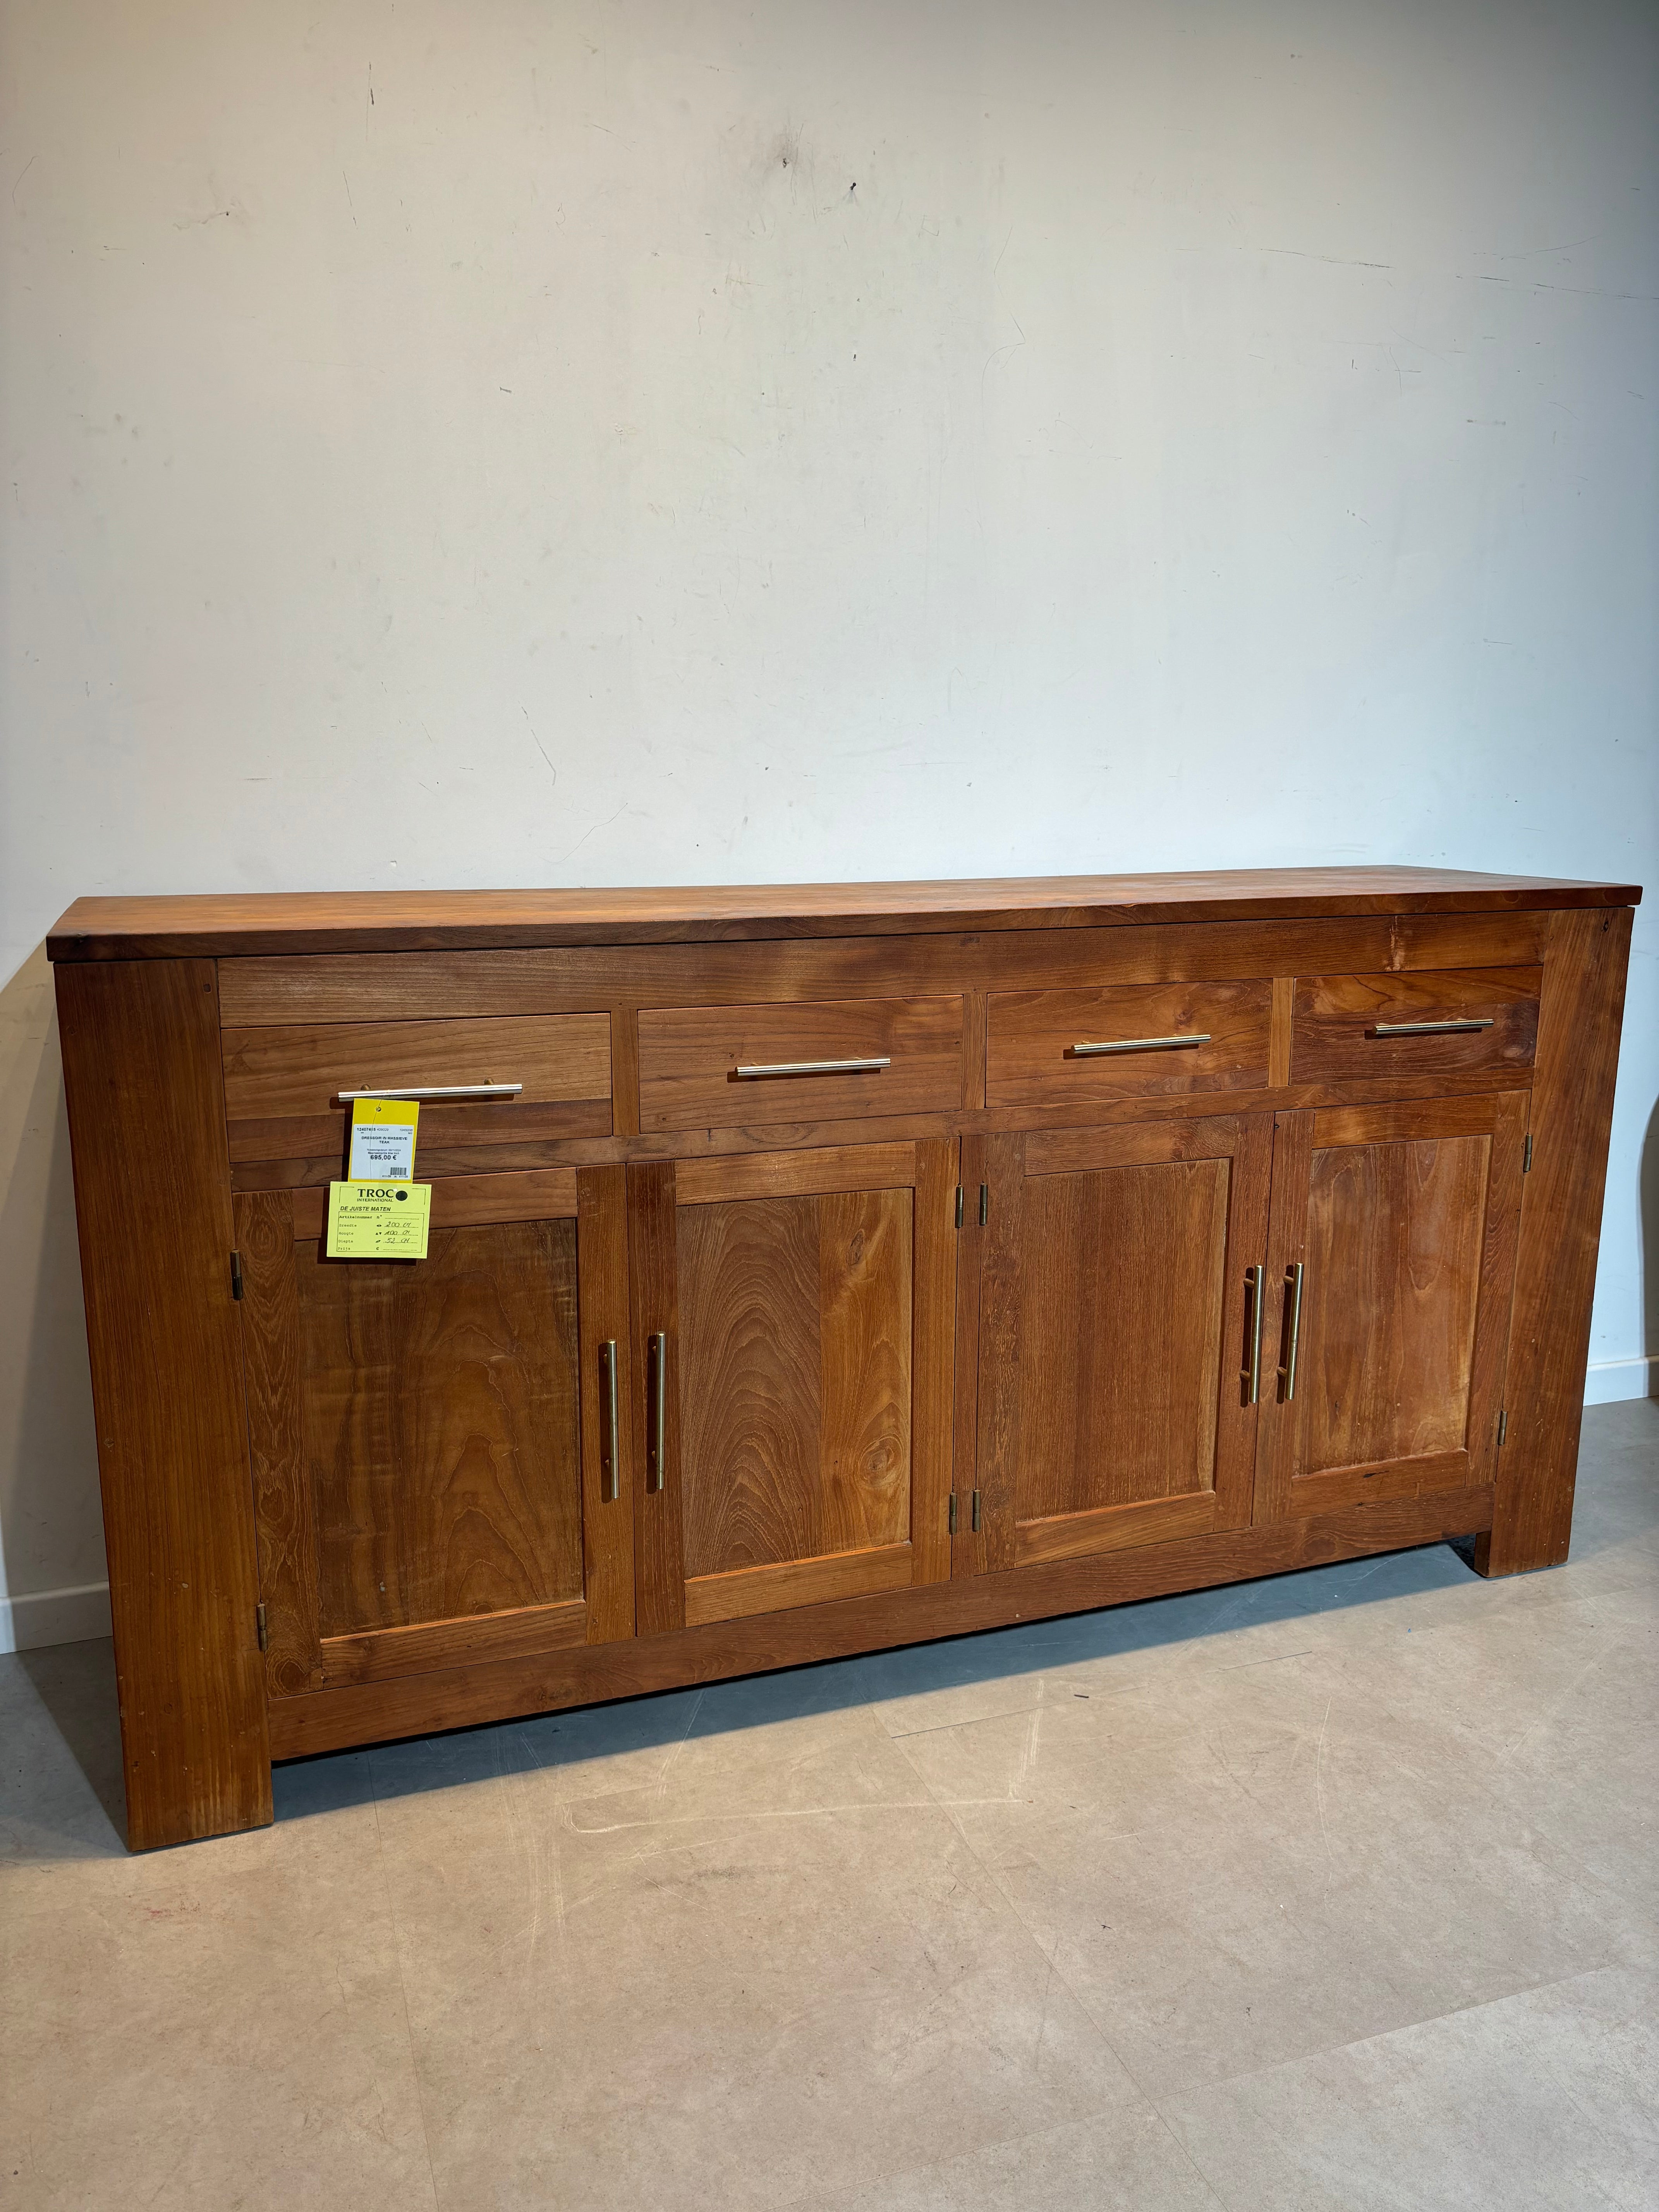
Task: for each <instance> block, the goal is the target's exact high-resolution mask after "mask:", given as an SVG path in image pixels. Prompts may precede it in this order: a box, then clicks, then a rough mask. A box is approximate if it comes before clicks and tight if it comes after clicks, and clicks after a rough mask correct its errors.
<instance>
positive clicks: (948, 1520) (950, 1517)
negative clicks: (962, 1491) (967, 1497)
mask: <svg viewBox="0 0 1659 2212" xmlns="http://www.w3.org/2000/svg"><path fill="white" fill-rule="evenodd" d="M945 1533H946V1534H947V1535H951V1536H954V1535H955V1534H956V1533H957V1493H956V1492H955V1491H954V1490H953V1491H952V1492H951V1506H950V1510H949V1512H948V1513H947V1514H946V1515H945Z"/></svg>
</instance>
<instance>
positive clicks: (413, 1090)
mask: <svg viewBox="0 0 1659 2212" xmlns="http://www.w3.org/2000/svg"><path fill="white" fill-rule="evenodd" d="M523 1089H524V1085H523V1084H522V1083H393V1084H382V1085H381V1086H380V1089H379V1090H377V1091H336V1092H335V1094H334V1096H335V1097H337V1099H338V1100H339V1102H340V1103H341V1105H343V1106H349V1105H350V1103H351V1102H352V1100H353V1099H354V1098H411V1099H412V1098H516V1097H518V1095H519V1093H520V1091H522V1090H523Z"/></svg>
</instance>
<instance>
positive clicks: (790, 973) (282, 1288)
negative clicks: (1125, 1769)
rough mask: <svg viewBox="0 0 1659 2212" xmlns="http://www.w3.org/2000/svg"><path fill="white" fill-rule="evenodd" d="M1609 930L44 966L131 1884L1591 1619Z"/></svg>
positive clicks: (1216, 879) (738, 934) (1568, 914)
mask: <svg viewBox="0 0 1659 2212" xmlns="http://www.w3.org/2000/svg"><path fill="white" fill-rule="evenodd" d="M1640 896H1641V894H1640V891H1639V890H1638V889H1637V888H1636V887H1634V886H1632V885H1630V884H1578V883H1552V882H1545V881H1537V882H1534V881H1528V880H1525V879H1521V878H1510V877H1502V876H1491V875H1468V874H1462V873H1457V872H1449V871H1441V870H1419V869H1409V868H1350V869H1309V870H1291V871H1285V872H1272V873H1269V872H1249V873H1237V874H1220V875H1201V876H1200V875H1185V876H1182V875H1169V876H1145V877H1075V878H1050V879H1042V880H1022V881H1016V882H1006V883H999V882H963V883H946V884H844V885H839V886H818V887H816V888H811V889H799V890H776V889H768V890H730V889H727V890H672V891H646V892H640V891H549V892H535V893H532V892H526V893H516V892H515V893H493V892H468V893H453V894H437V893H435V894H429V895H408V896H404V895H399V894H388V895H381V894H368V893H365V894H353V895H343V896H315V897H313V896H240V897H220V898H212V897H209V898H100V899H83V900H82V901H80V902H77V903H76V905H75V906H74V907H72V908H70V911H69V913H68V914H67V915H64V919H63V921H61V922H60V923H59V925H58V928H57V930H56V931H55V933H53V935H52V939H51V940H50V944H49V950H50V952H51V955H52V959H53V960H54V961H55V962H56V963H58V964H57V984H58V1010H59V1016H60V1021H61V1027H62V1036H63V1050H64V1074H65V1079H66V1083H67V1089H68V1097H69V1115H70V1134H71V1139H72V1144H73V1151H74V1162H75V1190H76V1208H77V1212H78V1215H79V1220H80V1235H81V1255H82V1273H83V1276H84V1281H85V1292H86V1310H87V1328H88V1339H89V1341H90V1346H91V1354H92V1382H93V1395H94V1407H95V1411H96V1418H97V1433H98V1452H99V1467H100V1478H101V1481H102V1487H103V1501H104V1524H105V1530H106V1537H107V1541H108V1549H109V1569H110V1594H111V1604H112V1612H113V1616H114V1629H115V1654H116V1665H117V1672H118V1680H119V1686H120V1705H121V1729H122V1741H123V1747H124V1757H125V1780H126V1795H127V1817H128V1841H129V1844H131V1847H132V1848H133V1849H134V1850H142V1849H145V1848H148V1847H150V1846H153V1845H155V1844H172V1843H178V1842H180V1841H182V1840H184V1839H185V1838H191V1837H198V1836H210V1835H215V1834H220V1833H222V1832H226V1831H228V1830H233V1829H238V1828H244V1827H248V1826H254V1825H257V1824H258V1823H261V1822H264V1821H268V1820H270V1817H271V1791H270V1769H271V1762H272V1760H273V1759H293V1758H296V1757H299V1756H301V1755H303V1754H306V1753H314V1752H322V1751H329V1750H333V1749H336V1748H337V1747H342V1746H344V1745H349V1744H356V1743H363V1742H370V1741H377V1740H380V1739H384V1738H387V1737H395V1736H400V1735H414V1734H419V1733H424V1732H426V1731H428V1730H430V1729H445V1728H454V1727H459V1726H463V1725H465V1724H468V1723H476V1722H481V1721H493V1720H499V1719H501V1718H504V1717H508V1716H511V1715H516V1714H524V1713H531V1712H540V1711H547V1710H550V1709H552V1708H556V1707H560V1706H568V1705H582V1704H586V1703H589V1702H592V1701H594V1700H598V1699H611V1698H621V1697H627V1696H629V1695H632V1694H635V1693H637V1692H643V1691H651V1690H657V1689H661V1688H665V1687H667V1686H671V1685H674V1684H681V1683H687V1682H696V1681H706V1680H713V1679H714V1678H716V1677H719V1676H723V1675H732V1674H744V1673H749V1672H752V1671H755V1670H757V1669H762V1668H774V1667H783V1666H788V1665H792V1664H794V1663H797V1662H803V1661H809V1660H816V1659H822V1658H825V1657H828V1656H832V1655H835V1654H840V1653H846V1652H853V1651H863V1650H873V1649H877V1648H879V1647H882V1646H885V1645H892V1644H903V1643H908V1642H913V1641H916V1640H918V1639H921V1638H930V1637H941V1636H950V1635H955V1634H957V1633H960V1632H964V1631H968V1630H973V1629H980V1628H986V1627H990V1626H994V1625H997V1624H999V1623H1004V1622H1008V1621H1013V1620H1030V1619H1032V1618H1036V1617H1040V1616H1042V1615H1046V1614H1054V1613H1069V1612H1078V1611H1081V1610H1084V1609H1086V1608H1088V1607H1095V1606H1103V1605H1110V1604H1115V1603H1118V1602H1121V1601H1124V1600H1127V1599H1134V1598H1144V1597H1147V1596H1151V1595H1155V1594H1157V1593H1159V1592H1164V1591H1170V1590H1179V1589H1198V1588H1201V1587H1204V1586H1206V1585H1208V1584H1212V1583H1226V1582H1232V1581H1236V1580H1240V1579H1243V1578H1244V1577H1249V1576H1255V1575H1268V1574H1276V1573H1279V1572H1282V1571H1285V1570H1286V1569H1290V1568H1295V1567H1299V1566H1304V1565H1309V1564H1310V1563H1313V1562H1316V1561H1322V1560H1331V1559H1348V1558H1353V1557H1356V1556H1358V1555H1360V1554H1364V1553H1377V1552H1386V1551H1390V1550H1395V1549H1397V1548H1399V1547H1403V1546H1407V1545H1412V1544H1425V1543H1431V1542H1435V1541H1439V1540H1442V1539H1444V1538H1447V1537H1468V1536H1473V1537H1474V1539H1475V1540H1476V1542H1475V1550H1474V1559H1475V1563H1476V1565H1478V1566H1479V1567H1480V1569H1481V1571H1483V1572H1486V1573H1488V1574H1511V1573H1515V1572H1516V1571H1521V1570H1522V1569H1526V1568H1532V1567H1543V1566H1548V1565H1553V1564H1555V1563H1556V1562H1558V1561H1559V1560H1561V1559H1565V1556H1566V1553H1567V1544H1568V1537H1569V1534H1570V1529H1571V1516H1572V1492H1573V1477H1574V1468H1575V1463H1576V1459H1577V1442H1578V1427H1579V1414H1580V1408H1581V1405H1582V1401H1583V1380H1584V1368H1585V1360H1586V1356H1587V1351H1588V1344H1589V1313H1590V1297H1591V1291H1592V1288H1593V1285H1594V1279H1595V1252H1596V1240H1597V1235H1598V1231H1599V1226H1600V1219H1601V1195H1602V1183H1603V1179H1604V1175H1605V1169H1606V1153H1607V1127H1608V1120H1609V1116H1610V1114H1611V1110H1612V1103H1613V1075H1614V1068H1615V1063H1616V1060H1617V1055H1618V1046H1619V1024H1620V1012H1621V1008H1622V1001H1623V994H1624V982H1625V969H1626V954H1627V950H1628V946H1629V941H1630V928H1631V919H1632V914H1631V909H1632V906H1633V904H1634V903H1635V902H1636V901H1637V900H1638V898H1639V897H1640ZM374 1089H379V1090H385V1091H395V1092H397V1093H398V1094H399V1095H404V1096H412V1097H418V1098H421V1099H422V1100H423V1102H424V1103H422V1112H421V1124H420V1141H419V1146H418V1151H417V1154H416V1176H417V1177H418V1178H419V1179H420V1180H422V1181H423V1182H430V1184H431V1185H432V1217H431V1218H432V1231H431V1242H430V1248H429V1251H428V1257H427V1258H426V1259H425V1260H423V1261H385V1262H379V1261H330V1260H329V1259H327V1258H326V1256H325V1239H324V1236H323V1217H324V1206H325V1196H326V1189H327V1185H328V1183H329V1182H331V1180H333V1179H337V1178H338V1177H340V1176H342V1175H343V1158H344V1149H345V1119H346V1111H347V1109H345V1107H343V1105H342V1103H340V1095H341V1093H342V1091H353V1090H374ZM468 1093H472V1094H474V1095H472V1096H468V1095H467V1094H468Z"/></svg>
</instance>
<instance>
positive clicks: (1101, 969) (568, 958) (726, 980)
mask: <svg viewBox="0 0 1659 2212" xmlns="http://www.w3.org/2000/svg"><path fill="white" fill-rule="evenodd" d="M1549 921H1550V917H1549V915H1548V914H1547V913H1515V914H1485V915H1467V914H1443V915H1402V914H1395V915H1387V916H1380V915H1379V916H1376V917H1374V918H1366V919H1356V918H1344V919H1341V920H1337V921H1325V920H1304V921H1272V920H1261V921H1249V922H1203V921H1182V922H1179V923H1176V924H1173V925H1163V926H1155V927H1144V926H1139V927H1112V928H1090V927H1080V928H1064V929H1058V928H1045V929H1042V930H1035V931H1033V930H1025V929H1013V930H996V931H992V932H988V933H984V934H976V935H972V936H964V935H962V934H959V933H953V932H946V933H924V934H921V935H914V936H892V935H884V936H878V937H852V938H837V937H836V936H833V935H832V936H829V937H826V938H819V939H790V938H782V939H773V940H771V941H770V942H757V943H747V944H740V945H718V944H714V945H629V946H617V947H614V948H607V947H603V946H596V945H589V946H586V947H580V946H578V947H574V948H571V949H562V948H561V949H555V948H551V947H543V948H538V949H533V950H532V949H526V950H521V951H465V952H417V951H406V952H384V953H376V952H338V951H337V952H332V953H329V954H326V955H322V956H315V955H310V956H308V955H305V954H293V953H290V954H289V955H288V956H284V957H273V958H255V959H227V960H225V961H224V962H223V963H222V966H221V970H220V993H221V998H222V1007H223V1016H224V1019H225V1020H226V1022H227V1023H228V1024H230V1025H231V1026H232V1027H234V1028H246V1027H251V1026H253V1025H256V1024H262V1023H273V1024H283V1023H295V1022H300V1021H305V1022H308V1023H309V1022H324V1021H328V1022H334V1021H375V1020H381V1021H384V1020H386V1019H389V1018H410V1019H414V1018H428V1019H437V1018H443V1017H447V1016H460V1017H462V1018H469V1017H480V1016H493V1017H496V1018H505V1017H507V1016H511V1015H527V1014H543V1013H560V1012H580V1011H591V1012H603V1011H605V1009H607V1008H609V1007H611V1006H614V1005H616V1004H617V1003H619V1002H623V1003H626V1004H628V1005H629V1006H635V1005H639V1004H643V1005H646V1006H676V1005H683V1006H714V1005H733V1004H737V1005H742V1004H747V1003H750V1002H751V1001H753V1000H756V999H757V998H763V999H837V998H856V997H861V996H864V995H866V994H868V995H873V996H877V997H891V996H893V995H894V994H896V993H901V994H912V993H918V992H921V993H932V992H939V991H945V992H949V993H951V994H957V993H960V992H963V991H964V990H968V989H971V988H975V987H977V988H980V989H985V988H992V987H995V988H1000V989H1003V990H1019V989H1029V990H1053V989H1066V988H1083V989H1088V988H1091V987H1093V986H1094V985H1096V984H1098V983H1107V982H1111V983H1159V982H1170V983H1178V982H1182V981H1194V980H1204V979H1208V980H1219V981H1226V980H1227V979H1229V978H1232V977H1238V976H1249V975H1261V976H1270V977H1271V976H1288V975H1297V974H1300V975H1343V974H1357V975H1375V974H1383V973H1395V972H1401V971H1409V970H1412V969H1419V968H1501V967H1514V966H1521V967H1528V966H1531V967H1535V966H1537V965H1538V963H1540V961H1541V960H1542V958H1543V957H1544V944H1545V939H1546V937H1547V932H1548V928H1549ZM616 1049H617V1052H618V1054H620V1053H621V1051H622V1049H623V1048H622V1045H621V1043H620V1042H617V1045H616ZM617 1079H618V1081H620V1074H618V1078H617Z"/></svg>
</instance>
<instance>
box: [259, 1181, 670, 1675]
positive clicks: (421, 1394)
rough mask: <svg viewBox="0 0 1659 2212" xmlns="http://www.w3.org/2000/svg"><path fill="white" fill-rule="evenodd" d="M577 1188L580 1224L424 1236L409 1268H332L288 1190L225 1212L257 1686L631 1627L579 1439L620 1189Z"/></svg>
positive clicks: (605, 1302) (626, 1544)
mask: <svg viewBox="0 0 1659 2212" xmlns="http://www.w3.org/2000/svg"><path fill="white" fill-rule="evenodd" d="M577 1180H578V1183H579V1184H580V1183H581V1182H588V1183H591V1184H592V1186H593V1188H592V1189H591V1190H589V1191H588V1192H586V1193H585V1194H584V1195H585V1196H586V1198H587V1200H589V1204H588V1206H586V1208H585V1209H583V1211H584V1212H585V1214H586V1215H587V1216H589V1217H591V1218H582V1219H580V1220H579V1218H572V1215H571V1214H569V1213H567V1214H564V1215H558V1216H554V1217H551V1218H545V1219H541V1220H521V1219H516V1218H511V1219H507V1220H505V1221H495V1222H473V1223H471V1224H470V1225H465V1226H459V1227H454V1228H447V1229H439V1228H435V1229H434V1231H433V1232H432V1236H431V1241H430V1247H429V1250H428V1257H427V1258H426V1259H425V1260H423V1261H416V1262H413V1263H408V1262H404V1263H392V1262H376V1261H331V1260H329V1259H328V1258H327V1257H326V1256H325V1253H324V1250H323V1247H322V1245H321V1243H320V1242H319V1240H318V1239H316V1238H314V1237H305V1236H303V1235H301V1236H298V1237H296V1235H295V1201H294V1200H293V1197H292V1196H291V1195H290V1194H288V1193H286V1192H262V1193H258V1194H249V1195H246V1196H244V1197H242V1198H240V1199H239V1200H237V1202H236V1225H237V1235H238V1238H239V1244H240V1249H242V1250H243V1253H244V1289H245V1296H244V1299H243V1307H242V1312H243V1338H244V1347H245V1355H246V1369H247V1376H248V1391H247V1403H248V1425H249V1437H250V1443H251V1446H252V1464H253V1474H254V1489H255V1503H256V1511H257V1519H258V1530H259V1548H260V1567H261V1583H260V1587H261V1594H262V1597H263V1600H264V1605H265V1610H266V1620H267V1645H268V1648H267V1654H266V1657H267V1681H268V1684H269V1686H270V1692H271V1694H272V1695H276V1696H289V1695H294V1694H295V1693H297V1692H302V1691H305V1690H308V1689H313V1688H319V1687H323V1686H328V1685H331V1684H334V1683H338V1682H345V1681H361V1680H372V1679H377V1678H383V1677H385V1676H386V1675H387V1674H397V1673H404V1672H408V1671H411V1670H413V1669H416V1668H422V1667H429V1666H435V1665H440V1664H444V1663H448V1662H452V1661H454V1660H457V1659H461V1658H465V1657H467V1656H480V1657H482V1656H500V1655H504V1654H506V1653H507V1652H520V1653H523V1652H530V1651H534V1650H543V1649H547V1650H552V1649H557V1648H559V1647H560V1646H562V1645H563V1644H569V1643H572V1642H581V1641H584V1640H588V1641H591V1640H594V1639H595V1638H596V1637H603V1636H607V1635H615V1634H618V1633H621V1634H627V1633H629V1632H631V1629H632V1625H633V1620H632V1588H631V1584H632V1558H631V1553H632V1539H631V1534H630V1533H629V1530H628V1529H627V1528H624V1527H623V1526H621V1525H620V1523H621V1522H626V1521H627V1520H628V1518H629V1510H630V1509H629V1501H628V1499H627V1498H626V1497H625V1496H621V1495H619V1497H618V1498H617V1500H616V1501H615V1502H614V1503H613V1502H611V1501H610V1500H608V1499H604V1498H601V1495H600V1487H599V1475H598V1465H597V1459H598V1455H597V1438H596V1437H595V1435H594V1429H595V1425H596V1422H597V1419H598V1418H599V1409H598V1395H597V1358H598V1351H599V1341H600V1340H601V1338H602V1337H605V1336H613V1335H618V1334H620V1335H622V1336H624V1337H625V1334H626V1330H625V1327H624V1326H623V1324H622V1322H619V1320H618V1318H617V1314H616V1311H615V1308H616V1304H617V1296H618V1292H619V1293H620V1297H621V1299H622V1301H623V1306H624V1310H625V1300H626V1254H625V1244H624V1237H623V1218H622V1203H623V1177H622V1173H621V1170H616V1169H609V1170H582V1171H581V1174H580V1177H579V1178H578V1179H577ZM570 1198H571V1200H572V1201H575V1200H577V1190H576V1189H575V1188H573V1189H572V1191H571V1193H570ZM607 1199H609V1200H610V1201H611V1216H612V1218H610V1219H608V1220H607V1219H606V1218H605V1200H607ZM596 1209H597V1211H596ZM435 1210H436V1209H435ZM573 1211H574V1207H573ZM301 1226H303V1225H301ZM607 1245H614V1246H616V1247H617V1253H616V1254H614V1255H612V1258H613V1260H614V1261H616V1263H617V1264H616V1265H614V1266H613V1267H612V1269H611V1273H612V1274H613V1275H614V1277H615V1281H614V1284H612V1285H609V1286H608V1285H607V1284H606V1280H605V1273H606V1271H605V1267H604V1265H603V1264H602V1263H603V1262H604V1261H605V1257H606V1247H607ZM607 1308H609V1309H610V1310H609V1311H607ZM589 1365H593V1366H594V1367H595V1369H596V1374H595V1376H594V1377H592V1378H589V1377H587V1376H586V1373H585V1370H586V1368H587V1367H588V1366H589ZM585 1397H586V1398H587V1399H588V1400H589V1401H591V1402H589V1403H588V1404H586V1405H584V1403H583V1400H584V1398H585ZM613 1519H614V1520H615V1521H616V1522H617V1523H618V1525H617V1527H616V1528H614V1530H613V1528H611V1526H610V1525H609V1524H610V1522H611V1521H612V1520H613ZM613 1586H614V1587H613Z"/></svg>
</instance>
